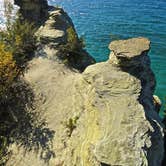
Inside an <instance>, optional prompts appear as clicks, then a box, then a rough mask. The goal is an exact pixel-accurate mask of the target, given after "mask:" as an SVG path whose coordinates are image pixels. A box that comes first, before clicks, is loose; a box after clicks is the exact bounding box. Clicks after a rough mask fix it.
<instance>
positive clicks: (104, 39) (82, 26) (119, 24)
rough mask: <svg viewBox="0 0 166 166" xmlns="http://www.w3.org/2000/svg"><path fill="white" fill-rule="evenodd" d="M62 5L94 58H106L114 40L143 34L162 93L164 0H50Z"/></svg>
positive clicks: (165, 92)
mask: <svg viewBox="0 0 166 166" xmlns="http://www.w3.org/2000/svg"><path fill="white" fill-rule="evenodd" d="M49 2H50V4H52V5H59V6H62V7H64V8H65V10H66V11H67V12H68V14H69V15H70V16H71V18H72V20H73V22H74V24H75V27H76V29H77V31H78V33H79V35H80V36H84V38H85V39H86V48H87V50H88V52H89V53H90V54H91V55H92V56H93V57H94V58H95V59H96V60H97V61H98V62H100V61H105V60H106V59H108V55H109V52H110V51H109V50H108V44H109V43H110V42H111V41H112V40H115V39H124V38H129V37H138V36H144V37H148V38H149V39H150V40H151V42H152V44H151V52H150V57H151V61H152V68H153V71H154V72H155V75H156V79H157V88H156V94H157V95H158V96H159V97H160V98H161V99H162V101H163V102H164V97H165V96H166V0H50V1H49Z"/></svg>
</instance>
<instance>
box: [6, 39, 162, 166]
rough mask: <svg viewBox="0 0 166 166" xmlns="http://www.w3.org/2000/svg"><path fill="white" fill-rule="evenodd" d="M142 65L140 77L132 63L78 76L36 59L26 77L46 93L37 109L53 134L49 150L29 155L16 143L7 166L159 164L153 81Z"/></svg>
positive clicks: (104, 64)
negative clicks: (68, 125)
mask: <svg viewBox="0 0 166 166" xmlns="http://www.w3.org/2000/svg"><path fill="white" fill-rule="evenodd" d="M135 40H136V39H135ZM117 44H118V43H117ZM116 47H118V46H116ZM129 47H131V46H129ZM132 47H135V45H134V46H133V45H132ZM133 49H134V48H133ZM140 52H141V51H140ZM134 53H135V52H134ZM131 54H132V52H130V55H131ZM139 56H140V57H141V55H139ZM144 56H147V57H148V55H147V54H146V55H144ZM131 57H132V56H131ZM131 60H132V58H131ZM141 64H142V66H141V68H142V72H141V73H139V72H138V71H137V67H136V68H133V64H131V66H128V68H127V69H128V70H127V69H126V68H125V70H123V68H121V66H120V65H117V66H116V65H115V64H113V63H110V60H109V61H107V62H102V63H98V64H95V65H91V66H89V67H87V68H86V70H85V71H84V72H83V73H82V74H80V73H77V72H74V71H71V70H70V69H68V68H66V67H65V65H63V64H60V63H58V62H57V61H52V60H51V59H47V58H42V57H38V58H35V59H33V60H32V61H31V62H30V64H29V65H30V68H29V70H28V71H27V73H26V74H25V77H24V78H25V80H26V81H28V82H29V84H30V85H31V86H32V87H33V90H34V93H35V96H36V98H39V97H38V96H41V94H42V98H44V100H42V103H40V102H39V103H38V104H37V105H36V108H35V111H36V112H38V111H39V112H41V111H42V110H44V112H42V116H43V117H44V118H45V120H46V122H47V123H46V124H47V125H46V127H47V128H48V129H49V130H51V131H54V133H55V134H54V136H53V138H52V139H51V140H49V139H48V142H47V144H48V145H49V148H48V149H43V148H42V147H40V146H39V150H38V151H33V150H30V151H26V148H25V147H24V146H20V147H19V146H18V145H15V144H13V146H11V147H10V149H11V150H12V152H13V153H12V155H11V156H10V159H9V161H8V162H7V166H18V165H21V166H30V165H32V166H33V165H34V166H47V165H50V166H54V165H56V166H59V165H60V166H61V165H62V166H74V165H76V166H104V165H121V166H142V165H144V166H159V165H161V162H162V159H163V153H164V144H163V131H162V124H161V120H160V118H159V116H158V114H157V113H156V111H155V109H154V105H153V88H152V85H153V83H151V82H155V81H154V80H153V79H154V77H152V75H150V74H146V72H149V73H150V72H152V71H151V70H150V66H147V65H144V64H143V63H141ZM135 70H136V72H135ZM145 77H146V78H145ZM144 80H146V83H145V84H143V83H142V82H144ZM153 86H154V85H153ZM43 101H44V102H43ZM69 121H71V122H72V123H71V124H72V125H73V126H75V127H74V128H73V129H72V130H70V129H71V128H68V127H67V125H66V124H69ZM72 125H70V127H72ZM69 131H70V132H71V133H70V135H69ZM46 136H47V135H46ZM18 149H19V150H18ZM41 154H42V158H41ZM53 154H54V155H53ZM44 159H47V162H44ZM15 163H16V164H15Z"/></svg>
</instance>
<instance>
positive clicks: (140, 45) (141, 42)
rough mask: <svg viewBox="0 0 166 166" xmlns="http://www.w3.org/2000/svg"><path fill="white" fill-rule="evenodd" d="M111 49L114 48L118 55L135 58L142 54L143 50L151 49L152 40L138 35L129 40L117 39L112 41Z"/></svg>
mask: <svg viewBox="0 0 166 166" xmlns="http://www.w3.org/2000/svg"><path fill="white" fill-rule="evenodd" d="M109 49H110V50H112V51H113V52H114V53H115V55H116V56H117V57H119V58H120V57H126V58H129V59H130V58H133V57H136V56H140V55H141V54H142V53H143V52H146V51H149V49H150V41H149V39H147V38H143V37H138V38H132V39H127V40H117V41H113V42H111V44H110V45H109Z"/></svg>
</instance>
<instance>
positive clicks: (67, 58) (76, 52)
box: [60, 27, 85, 65]
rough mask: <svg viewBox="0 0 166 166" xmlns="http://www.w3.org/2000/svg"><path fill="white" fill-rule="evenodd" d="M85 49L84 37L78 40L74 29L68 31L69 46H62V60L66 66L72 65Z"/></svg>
mask: <svg viewBox="0 0 166 166" xmlns="http://www.w3.org/2000/svg"><path fill="white" fill-rule="evenodd" d="M84 47H85V42H84V39H83V37H80V38H78V36H77V34H76V32H75V30H74V29H73V27H69V28H68V29H67V44H65V45H62V46H61V47H60V50H61V52H62V55H61V57H60V58H61V59H63V60H64V62H65V64H69V65H70V64H72V63H73V61H74V59H78V58H79V57H80V54H81V50H82V49H83V48H84Z"/></svg>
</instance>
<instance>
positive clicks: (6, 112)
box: [0, 80, 55, 162]
mask: <svg viewBox="0 0 166 166" xmlns="http://www.w3.org/2000/svg"><path fill="white" fill-rule="evenodd" d="M9 94H10V95H8V97H7V99H5V100H2V99H1V100H0V126H1V127H0V135H1V136H3V137H5V138H6V140H7V141H6V142H7V145H10V144H12V143H16V144H17V145H18V146H20V147H24V149H26V151H31V150H35V151H36V152H37V153H39V154H40V158H41V159H43V160H44V161H45V162H49V160H50V159H51V158H52V157H55V154H54V152H53V150H52V140H53V138H54V134H55V133H54V131H53V130H51V129H49V128H48V127H47V124H46V122H45V119H44V118H42V117H41V113H39V112H36V111H35V103H37V102H36V101H35V100H36V99H35V96H34V93H33V90H32V89H31V87H30V86H29V85H28V84H27V83H26V82H24V81H20V80H19V81H18V82H17V83H15V85H13V87H12V88H11V90H10V93H9ZM4 101H5V102H4ZM28 110H30V111H28ZM2 126H3V127H2Z"/></svg>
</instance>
